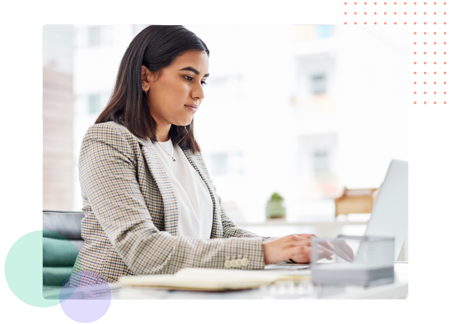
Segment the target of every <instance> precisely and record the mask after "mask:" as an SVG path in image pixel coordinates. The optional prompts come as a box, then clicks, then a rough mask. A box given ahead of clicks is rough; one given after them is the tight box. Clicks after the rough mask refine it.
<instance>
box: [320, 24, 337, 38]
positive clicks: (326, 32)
mask: <svg viewBox="0 0 450 324" xmlns="http://www.w3.org/2000/svg"><path fill="white" fill-rule="evenodd" d="M316 31H317V38H328V37H330V36H331V33H332V32H333V26H330V25H318V26H317V27H316Z"/></svg>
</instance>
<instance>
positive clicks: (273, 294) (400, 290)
mask: <svg viewBox="0 0 450 324" xmlns="http://www.w3.org/2000/svg"><path fill="white" fill-rule="evenodd" d="M394 269H395V274H396V278H395V282H394V283H391V284H386V285H380V286H373V287H368V288H364V287H358V286H322V287H315V286H313V285H312V284H311V283H310V282H307V281H305V282H303V283H300V284H292V283H290V284H289V283H276V284H273V285H270V286H262V287H260V288H258V289H249V290H241V291H225V292H199V291H175V290H165V289H150V288H129V287H126V288H124V287H122V288H119V289H118V290H117V291H115V292H113V293H112V294H111V298H112V299H388V298H393V299H404V298H406V297H407V296H408V264H407V263H396V264H395V268H394ZM265 271H282V272H289V273H295V274H301V275H308V274H310V270H265Z"/></svg>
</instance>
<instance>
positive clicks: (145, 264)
mask: <svg viewBox="0 0 450 324" xmlns="http://www.w3.org/2000/svg"><path fill="white" fill-rule="evenodd" d="M136 146H138V144H137V141H136V139H135V138H134V137H133V136H132V135H131V134H130V133H129V132H127V131H126V130H122V129H121V128H118V127H114V126H112V125H108V124H96V125H94V126H91V128H89V130H88V131H87V133H86V135H85V137H84V139H83V142H82V148H81V153H80V159H79V177H80V184H81V190H82V192H83V194H84V196H85V199H87V201H88V203H89V204H90V206H91V208H92V211H93V213H94V215H95V217H96V218H97V220H98V222H99V224H100V226H101V228H102V230H103V231H104V233H105V234H106V236H107V237H108V239H109V241H110V243H111V244H112V246H113V247H114V249H115V251H116V252H117V253H118V254H119V256H120V257H121V259H122V260H123V262H124V263H125V264H126V265H127V267H128V268H129V269H130V271H132V272H133V273H134V274H136V275H138V274H169V273H175V272H177V271H178V270H180V269H182V268H186V267H191V268H225V261H226V260H230V259H237V258H247V259H248V263H247V264H246V265H241V267H240V268H241V269H263V268H264V265H265V264H264V254H263V249H262V238H261V237H257V236H255V237H239V238H237V237H233V238H231V237H230V238H227V239H225V238H223V239H214V240H205V239H197V238H190V237H175V236H172V235H171V234H170V233H168V232H165V231H159V230H158V229H157V227H156V226H155V225H154V224H153V222H152V215H151V214H150V212H149V210H148V209H147V207H146V203H145V201H144V197H143V195H142V193H141V191H140V187H139V183H138V180H137V167H138V165H137V163H138V162H137V157H136V155H137V154H140V153H139V152H138V150H136Z"/></svg>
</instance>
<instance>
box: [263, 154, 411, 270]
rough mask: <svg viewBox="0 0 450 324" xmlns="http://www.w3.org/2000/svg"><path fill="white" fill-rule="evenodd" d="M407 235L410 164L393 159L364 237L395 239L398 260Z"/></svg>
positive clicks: (269, 267) (296, 266) (289, 266)
mask: <svg viewBox="0 0 450 324" xmlns="http://www.w3.org/2000/svg"><path fill="white" fill-rule="evenodd" d="M407 234H408V162H405V161H400V160H392V161H391V163H390V164H389V168H388V170H387V173H386V176H385V178H384V181H383V183H382V184H381V186H380V189H379V191H378V195H377V198H376V200H375V204H374V206H373V207H372V212H371V216H370V219H369V221H368V223H367V227H366V231H365V233H364V236H386V237H394V238H395V242H394V256H395V260H397V259H398V256H399V254H400V251H401V249H402V246H403V243H404V242H405V239H406V237H407ZM324 261H325V262H326V261H327V260H324ZM319 262H320V261H319ZM308 267H309V265H306V264H305V265H302V264H286V265H267V266H266V267H265V268H266V269H268V270H269V269H273V270H275V269H287V268H289V269H291V270H301V269H306V268H308Z"/></svg>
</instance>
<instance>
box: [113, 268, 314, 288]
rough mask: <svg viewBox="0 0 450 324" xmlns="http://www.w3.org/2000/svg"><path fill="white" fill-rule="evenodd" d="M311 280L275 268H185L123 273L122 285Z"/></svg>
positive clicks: (207, 285) (232, 285) (239, 284)
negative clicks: (163, 272)
mask: <svg viewBox="0 0 450 324" xmlns="http://www.w3.org/2000/svg"><path fill="white" fill-rule="evenodd" d="M305 279H306V280H309V278H308V277H305V276H301V275H294V274H286V273H274V272H273V271H257V270H255V271H248V270H223V269H204V268H185V269H181V270H180V271H178V272H177V273H176V274H174V275H152V276H127V277H120V278H119V281H118V284H119V285H120V286H122V287H149V288H160V289H173V290H203V291H204V290H208V291H221V290H237V289H250V288H257V287H260V286H263V285H270V284H272V283H274V282H275V281H279V280H305Z"/></svg>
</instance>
